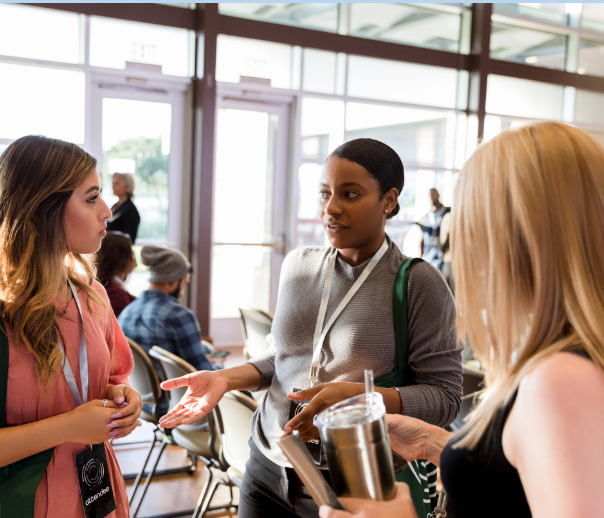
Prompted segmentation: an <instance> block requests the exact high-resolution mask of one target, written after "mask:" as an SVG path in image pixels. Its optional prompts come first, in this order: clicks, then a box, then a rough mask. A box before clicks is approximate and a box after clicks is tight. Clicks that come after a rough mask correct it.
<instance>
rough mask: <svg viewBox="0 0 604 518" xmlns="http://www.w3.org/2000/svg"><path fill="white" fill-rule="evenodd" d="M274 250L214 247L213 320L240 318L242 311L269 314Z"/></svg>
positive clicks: (256, 247) (254, 247) (247, 247)
mask: <svg viewBox="0 0 604 518" xmlns="http://www.w3.org/2000/svg"><path fill="white" fill-rule="evenodd" d="M270 281H271V249H270V248H267V247H260V246H214V250H213V254H212V318H239V316H240V315H239V309H238V308H239V307H241V306H253V307H256V308H260V309H263V310H264V311H270V284H271V282H270Z"/></svg>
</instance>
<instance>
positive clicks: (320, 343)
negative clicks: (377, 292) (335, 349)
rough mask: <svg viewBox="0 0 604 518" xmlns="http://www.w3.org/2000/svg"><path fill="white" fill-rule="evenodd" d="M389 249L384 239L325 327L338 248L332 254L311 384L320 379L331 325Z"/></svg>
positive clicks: (316, 342) (321, 309)
mask: <svg viewBox="0 0 604 518" xmlns="http://www.w3.org/2000/svg"><path fill="white" fill-rule="evenodd" d="M386 250H388V241H387V240H386V239H384V243H383V244H382V246H381V247H380V249H379V250H378V251H377V252H376V253H375V255H374V256H373V257H372V258H371V260H370V261H369V264H368V265H367V266H366V267H365V269H364V270H363V272H362V273H361V275H360V276H359V278H358V279H357V280H356V282H355V283H354V284H353V285H352V288H350V290H348V293H347V294H346V296H345V297H344V299H342V302H340V305H339V306H338V307H337V309H336V310H335V311H334V313H333V315H331V318H330V319H329V322H327V325H326V326H325V329H323V323H324V322H325V314H326V313H327V304H328V303H329V294H330V293H331V284H332V282H333V274H334V270H335V267H336V259H337V256H338V252H337V250H336V251H335V252H334V253H333V254H332V256H331V257H330V258H329V262H328V263H327V273H326V275H325V284H324V285H323V296H322V297H321V306H320V307H319V316H318V318H317V325H316V327H315V335H314V338H313V355H312V364H311V367H310V383H311V386H312V385H314V384H316V383H318V381H319V362H320V360H321V350H322V349H323V342H324V341H325V337H326V336H327V333H328V332H329V330H330V329H331V326H332V325H333V323H334V322H335V321H336V319H337V318H338V317H339V316H340V313H342V310H343V309H344V308H345V307H346V306H347V305H348V303H349V302H350V299H352V297H354V295H355V293H356V292H357V291H359V288H360V287H361V285H362V284H363V283H364V282H365V280H366V279H367V277H369V275H370V274H371V272H372V271H373V269H374V268H375V267H376V266H377V264H378V263H379V262H380V259H381V258H382V257H383V256H384V254H385V253H386Z"/></svg>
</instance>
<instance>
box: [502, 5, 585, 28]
mask: <svg viewBox="0 0 604 518" xmlns="http://www.w3.org/2000/svg"><path fill="white" fill-rule="evenodd" d="M567 5H571V6H572V4H564V3H561V4H530V3H529V4H493V10H494V12H496V13H502V14H505V13H510V14H516V15H520V16H526V17H529V18H536V19H538V20H544V21H548V22H552V23H557V24H561V25H565V24H566V23H567V19H568V16H567V13H568V12H572V9H573V7H567Z"/></svg>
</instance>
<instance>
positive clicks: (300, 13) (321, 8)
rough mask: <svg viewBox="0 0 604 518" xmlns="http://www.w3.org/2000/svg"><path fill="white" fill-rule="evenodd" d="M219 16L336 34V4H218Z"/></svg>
mask: <svg viewBox="0 0 604 518" xmlns="http://www.w3.org/2000/svg"><path fill="white" fill-rule="evenodd" d="M218 10H219V11H220V13H221V14H228V15H229V16H238V17H240V18H251V19H253V20H261V21H263V22H272V23H279V24H282V25H295V26H296V27H307V28H309V29H319V30H321V31H329V32H336V28H337V25H338V4H316V3H315V4H218Z"/></svg>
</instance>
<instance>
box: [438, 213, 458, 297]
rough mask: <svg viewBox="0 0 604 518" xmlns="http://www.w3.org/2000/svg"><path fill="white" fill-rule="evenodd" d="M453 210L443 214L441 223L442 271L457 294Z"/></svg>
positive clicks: (453, 291)
mask: <svg viewBox="0 0 604 518" xmlns="http://www.w3.org/2000/svg"><path fill="white" fill-rule="evenodd" d="M451 221H452V219H451V211H449V212H447V213H446V214H445V215H444V216H443V220H442V222H441V224H440V249H441V250H442V253H443V266H442V270H441V273H442V274H443V277H444V278H445V281H447V284H448V285H449V289H450V290H451V293H453V294H454V295H455V285H454V283H453V265H452V263H451V257H452V255H451Z"/></svg>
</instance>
